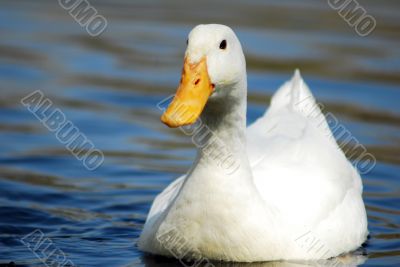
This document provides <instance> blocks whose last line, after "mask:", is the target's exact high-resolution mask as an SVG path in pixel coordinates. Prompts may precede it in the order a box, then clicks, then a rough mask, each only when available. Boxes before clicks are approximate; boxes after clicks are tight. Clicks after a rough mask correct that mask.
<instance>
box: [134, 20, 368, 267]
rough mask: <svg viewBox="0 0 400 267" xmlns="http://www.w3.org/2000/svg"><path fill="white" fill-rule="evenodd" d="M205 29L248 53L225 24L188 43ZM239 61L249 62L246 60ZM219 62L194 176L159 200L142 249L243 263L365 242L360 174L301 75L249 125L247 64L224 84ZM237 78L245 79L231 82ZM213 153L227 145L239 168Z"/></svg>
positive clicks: (324, 255) (316, 255)
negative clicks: (225, 163) (224, 164)
mask: <svg viewBox="0 0 400 267" xmlns="http://www.w3.org/2000/svg"><path fill="white" fill-rule="evenodd" d="M210 32H211V34H212V35H211V37H210ZM199 36H205V38H206V39H211V41H210V42H211V43H213V40H214V39H215V40H218V43H219V42H220V39H221V38H223V39H224V38H225V39H226V40H227V41H228V48H229V45H230V44H231V46H233V47H231V49H232V50H233V51H234V52H235V53H239V54H238V55H237V57H239V58H240V57H241V56H242V52H241V47H240V43H239V45H238V46H239V47H235V45H237V44H235V40H236V36H235V35H234V34H233V32H232V31H231V30H230V29H229V28H228V27H226V26H222V25H201V26H198V27H196V28H195V29H194V30H193V31H192V33H191V34H190V36H189V37H190V41H189V42H192V39H193V40H196V38H198V39H199V38H200V37H199ZM221 36H222V37H221ZM225 39H224V40H225ZM237 42H238V41H237ZM200 43H201V42H200ZM232 43H233V44H232ZM193 45H196V44H193ZM203 46H204V44H203ZM195 48H196V46H195V47H188V51H189V52H190V51H191V49H192V50H195ZM238 48H240V49H238ZM210 50H211V48H210ZM195 51H197V50H195ZM238 51H239V52H238ZM203 53H204V52H203ZM208 53H209V52H208ZM187 54H188V53H187ZM189 55H190V56H191V54H190V53H189ZM207 55H208V58H207V63H208V62H212V60H213V57H212V56H210V55H209V54H207ZM219 60H223V59H221V58H220V59H219ZM238 61H239V63H238V66H239V65H240V64H242V65H243V62H244V59H242V58H240V59H239V60H238ZM212 64H213V63H211V66H208V72H211V73H209V76H211V77H210V80H211V81H212V82H213V81H215V82H216V84H215V86H216V93H215V94H213V95H212V96H210V97H209V99H208V102H207V104H206V105H205V107H204V110H202V112H201V120H200V121H201V123H202V124H204V125H205V126H206V128H207V129H208V130H209V131H210V133H212V134H209V135H207V136H208V137H207V138H205V140H204V143H205V144H206V145H204V146H201V147H199V148H198V153H197V157H196V160H195V162H194V164H193V166H192V168H191V169H190V170H189V171H188V173H187V174H186V175H184V176H182V177H180V178H178V179H176V180H175V181H174V182H173V183H171V184H170V185H169V186H168V187H167V188H166V189H165V190H164V191H163V192H162V193H161V194H159V195H158V196H157V197H156V199H155V200H154V202H153V205H152V207H151V209H150V212H149V215H148V217H147V220H146V223H145V226H144V229H143V232H142V234H141V236H140V239H139V248H140V249H141V250H143V251H145V252H149V253H152V254H159V255H164V256H170V257H177V258H184V259H188V260H193V259H199V258H205V259H208V260H223V261H236V262H255V261H272V260H318V259H328V258H331V257H334V256H338V255H340V254H343V253H346V252H350V251H352V250H355V249H357V248H358V247H359V246H360V245H361V244H362V243H363V242H364V241H365V240H366V237H367V234H368V230H367V218H366V212H365V207H364V203H363V200H362V182H361V178H360V176H359V174H358V172H357V170H356V169H355V168H354V167H353V166H352V165H351V163H350V162H349V161H348V160H347V159H346V157H345V155H344V153H343V152H342V151H341V150H340V148H339V146H338V145H337V143H336V141H335V139H334V138H333V135H332V133H331V131H330V129H329V126H328V124H327V122H326V119H325V117H324V116H323V114H322V113H321V111H320V108H319V106H318V105H317V103H316V101H315V99H314V97H313V96H312V94H311V92H310V90H309V89H308V87H307V85H306V84H305V83H304V81H303V80H302V78H301V76H300V74H299V72H297V71H296V73H295V75H294V77H293V78H292V80H291V81H288V82H286V83H285V84H284V85H283V86H282V87H281V88H279V90H278V91H277V92H276V93H275V94H274V96H273V97H272V100H271V104H270V107H269V109H268V111H267V112H266V113H265V114H264V115H263V116H262V117H261V118H259V119H258V120H257V121H255V122H254V123H253V124H251V125H250V126H248V127H247V128H246V93H247V82H246V75H245V65H244V70H243V69H242V68H241V69H240V70H236V71H235V73H239V75H238V74H236V75H232V73H228V74H227V75H226V76H224V79H222V80H223V81H224V82H219V78H218V77H217V74H215V72H214V73H213V71H212V70H210V68H211V69H213V68H214V69H215V66H213V65H212ZM233 66H234V64H233ZM242 67H243V66H242ZM243 72H244V73H243ZM233 76H240V77H239V78H237V77H236V78H235V79H234V81H233V82H231V83H226V80H227V78H226V77H233ZM216 138H217V140H219V141H221V142H215V140H216ZM221 144H222V145H223V147H221ZM210 151H228V152H225V153H229V156H230V158H232V159H234V161H233V162H234V163H237V164H232V166H235V168H233V169H232V170H230V171H227V170H226V168H222V167H221V164H219V161H218V157H216V156H215V154H213V153H212V152H210ZM219 158H220V157H219Z"/></svg>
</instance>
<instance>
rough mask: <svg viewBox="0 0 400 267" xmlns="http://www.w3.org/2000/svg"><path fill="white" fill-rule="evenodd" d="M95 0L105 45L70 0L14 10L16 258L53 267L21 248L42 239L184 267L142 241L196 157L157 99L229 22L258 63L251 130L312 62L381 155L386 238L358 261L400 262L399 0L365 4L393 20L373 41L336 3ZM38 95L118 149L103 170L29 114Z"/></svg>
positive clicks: (1, 47)
mask: <svg viewBox="0 0 400 267" xmlns="http://www.w3.org/2000/svg"><path fill="white" fill-rule="evenodd" d="M90 2H91V4H93V6H95V8H96V9H97V10H98V12H99V13H100V14H101V15H103V16H104V17H105V18H106V19H107V21H108V27H107V28H106V30H105V32H104V33H103V34H102V35H100V36H99V37H91V36H89V35H88V34H87V32H86V31H85V29H84V28H82V27H80V26H79V24H78V23H77V22H75V21H74V19H73V18H72V17H71V16H70V15H69V14H68V12H67V11H65V10H64V9H62V8H61V7H60V6H59V5H58V1H50V0H49V1H25V0H19V1H11V0H9V1H2V4H1V9H0V34H1V38H0V80H1V83H0V90H1V91H0V92H1V94H0V95H1V97H0V148H1V149H0V263H3V264H7V263H10V262H14V263H16V264H17V265H21V266H44V264H43V263H42V262H41V261H40V259H39V258H38V257H37V256H36V255H35V254H34V253H32V251H31V250H29V248H28V247H27V246H26V245H24V244H23V243H22V242H21V238H23V237H24V236H25V235H27V234H29V233H31V232H32V231H35V230H39V231H41V232H42V233H43V234H44V235H45V237H47V238H49V240H51V241H52V244H53V245H54V246H55V247H56V248H58V249H60V250H61V251H63V253H65V255H66V258H67V259H68V260H71V262H73V263H74V264H75V265H77V266H182V265H181V263H180V262H178V261H174V260H167V259H164V258H159V257H149V256H145V255H143V254H142V253H141V252H140V251H138V250H137V248H136V246H135V242H136V239H137V237H138V236H139V234H140V231H141V228H142V227H143V223H144V221H145V219H146V214H147V212H148V210H149V208H150V205H151V202H152V200H153V199H154V197H155V196H156V195H157V194H158V193H159V192H160V191H161V190H162V189H163V188H165V186H166V185H168V184H169V183H170V182H171V181H173V180H174V178H176V177H178V176H179V175H180V174H182V173H184V172H185V171H186V170H187V169H188V168H189V166H190V164H191V161H192V159H193V157H194V146H193V145H192V144H191V142H190V138H188V137H186V136H184V135H183V134H182V133H180V132H179V130H171V129H168V128H167V127H165V126H164V125H162V124H161V123H160V121H159V116H160V111H159V110H158V109H157V107H156V104H157V103H158V102H159V101H160V100H162V99H163V98H165V97H166V96H168V95H170V94H171V93H173V92H174V89H175V87H176V85H177V83H178V81H179V76H180V71H181V66H182V60H183V52H184V49H185V42H186V35H187V33H188V32H189V30H190V29H191V28H192V27H193V26H194V25H196V24H199V23H210V22H217V23H223V24H227V25H230V26H231V27H233V28H234V30H235V31H236V32H237V34H238V36H239V38H240V40H241V42H242V46H243V48H244V51H245V54H246V58H247V63H248V64H247V65H248V75H249V77H248V82H249V107H248V120H249V123H251V122H252V121H254V120H255V119H256V118H257V117H258V116H260V115H261V114H262V113H263V112H264V111H265V108H266V107H267V105H268V101H269V99H270V96H271V95H272V94H273V92H274V91H275V90H276V89H277V88H278V87H279V86H280V85H281V84H282V83H283V82H284V81H285V80H287V79H289V78H290V76H291V75H292V74H293V71H294V69H295V68H300V70H301V71H302V75H303V77H304V79H305V80H306V82H307V83H308V85H309V86H310V87H311V89H312V91H313V93H314V94H315V96H316V98H317V99H318V100H319V101H320V102H322V103H323V104H324V105H325V107H326V111H327V112H332V113H334V114H335V115H336V116H337V118H338V119H339V120H340V122H341V123H342V124H343V125H344V126H345V127H346V128H347V129H348V130H349V131H351V133H352V135H353V136H355V137H356V138H357V139H358V140H359V141H360V142H361V143H362V144H364V145H365V146H366V148H367V150H368V151H369V152H370V153H372V154H373V155H374V156H375V157H376V159H377V164H376V166H375V168H373V170H372V171H371V172H369V173H367V174H365V175H363V182H364V199H365V204H366V206H367V212H368V219H369V230H370V238H369V240H368V242H367V243H366V244H365V245H364V247H363V249H361V250H360V251H358V252H357V253H356V254H357V255H358V256H362V255H363V260H361V261H360V262H359V263H358V264H360V266H400V230H399V229H400V176H399V173H400V88H399V85H400V72H399V71H400V50H399V49H398V47H399V41H400V35H399V32H400V21H399V19H398V14H397V13H398V12H397V10H398V9H399V8H400V5H399V3H398V2H396V1H389V0H385V1H379V2H378V1H359V2H361V4H362V5H363V6H364V7H365V9H366V10H367V11H368V13H369V14H371V15H373V16H374V17H375V19H376V21H377V27H376V29H375V30H374V31H373V32H372V34H370V35H369V36H367V37H360V36H358V35H357V34H356V32H355V31H354V29H352V28H351V27H349V26H348V25H347V23H346V22H345V21H343V19H342V18H341V17H340V16H339V15H338V13H337V11H334V10H332V9H331V8H330V7H329V5H328V4H327V2H326V1H311V0H308V1H301V2H300V1H295V0H286V1H278V0H273V1H268V2H266V3H264V2H263V1H257V0H252V1H246V2H245V1H243V2H239V1H220V2H218V3H214V2H212V1H201V2H200V1H197V2H192V3H189V1H187V3H186V2H182V1H177V0H176V1H144V0H143V1H128V0H118V1H111V0H110V1H105V0H103V1H94V0H92V1H90ZM35 90H41V91H42V92H43V93H44V95H45V96H46V97H47V98H49V99H50V100H51V101H52V102H53V103H54V106H55V107H57V108H59V109H60V110H62V112H63V113H64V114H65V115H66V117H67V118H68V119H69V120H70V121H71V122H73V124H74V125H75V126H77V127H78V128H79V130H80V131H81V132H82V133H84V134H85V135H86V136H87V137H88V138H89V139H90V140H91V141H92V142H93V144H94V145H95V146H96V147H97V148H99V149H100V150H101V151H103V153H104V156H105V161H104V163H103V164H102V165H101V166H100V167H99V168H97V169H96V170H94V171H89V170H87V169H86V168H85V167H84V166H83V164H82V162H81V161H79V160H77V159H76V158H75V157H74V156H73V155H72V154H71V153H70V152H69V151H68V150H67V149H66V148H65V146H64V145H63V144H61V143H60V142H59V141H58V140H57V138H56V137H55V135H54V133H52V132H50V131H48V130H47V129H46V127H45V126H44V125H43V124H42V123H41V122H40V121H39V120H38V119H36V118H35V116H34V115H33V114H32V113H30V112H29V111H28V110H27V109H26V108H25V107H24V106H23V105H22V104H21V102H20V101H21V99H22V98H23V97H24V96H26V95H27V94H29V93H31V92H33V91H35ZM318 264H319V265H317V266H329V265H324V264H322V263H318ZM245 265H246V266H253V267H254V266H308V265H307V264H306V263H304V264H297V265H291V264H290V263H285V262H282V263H259V264H252V265H251V264H245ZM215 266H244V265H240V264H230V265H226V264H225V265H224V264H217V263H216V264H215ZM311 266H315V265H311ZM331 266H332V265H331Z"/></svg>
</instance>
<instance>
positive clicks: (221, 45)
mask: <svg viewBox="0 0 400 267" xmlns="http://www.w3.org/2000/svg"><path fill="white" fill-rule="evenodd" d="M219 48H220V49H225V48H226V40H223V41H222V42H221V43H220V44H219Z"/></svg>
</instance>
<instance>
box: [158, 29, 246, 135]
mask: <svg viewBox="0 0 400 267" xmlns="http://www.w3.org/2000/svg"><path fill="white" fill-rule="evenodd" d="M245 79H246V63H245V59H244V55H243V51H242V47H241V45H240V42H239V40H238V38H237V37H236V35H235V33H234V32H233V31H232V29H231V28H229V27H227V26H225V25H219V24H207V25H198V26H196V27H195V28H194V29H193V30H192V31H191V32H190V34H189V37H188V40H187V49H186V52H185V59H184V65H183V70H182V76H181V80H180V84H179V86H178V89H177V92H176V94H175V97H174V99H173V100H172V102H171V104H170V105H169V106H168V108H167V110H166V111H165V112H164V114H163V115H162V117H161V121H162V122H163V123H165V124H166V125H168V126H169V127H174V128H175V127H179V126H184V125H189V124H193V123H194V122H196V120H197V118H198V117H199V116H200V114H201V113H202V112H203V110H204V108H205V106H206V104H207V102H208V101H213V100H216V99H220V100H221V99H231V100H235V99H236V98H243V94H240V92H237V91H238V90H237V88H241V90H242V91H243V90H246V88H245V86H242V87H241V86H235V85H236V84H238V83H240V82H245ZM244 94H245V92H244ZM225 104H226V105H229V103H225Z"/></svg>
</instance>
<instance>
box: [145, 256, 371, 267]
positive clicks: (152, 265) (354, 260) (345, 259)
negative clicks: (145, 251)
mask: <svg viewBox="0 0 400 267" xmlns="http://www.w3.org/2000/svg"><path fill="white" fill-rule="evenodd" d="M366 260H367V257H366V256H363V255H346V256H342V257H338V258H334V259H330V260H319V261H308V262H301V261H293V262H286V261H285V262H278V261H275V262H256V263H223V262H212V265H211V264H210V265H207V264H200V265H199V266H209V267H211V266H215V267H333V266H335V267H352V266H358V265H360V264H363V263H364V262H365V261H366ZM142 261H143V263H144V264H145V266H146V267H167V266H168V267H169V266H171V267H172V266H174V267H182V266H184V265H183V264H182V263H181V262H179V261H178V260H173V259H168V258H164V257H158V256H157V257H154V256H150V255H148V256H145V257H142ZM205 262H206V261H205ZM191 264H193V263H191ZM191 264H188V266H191Z"/></svg>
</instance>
